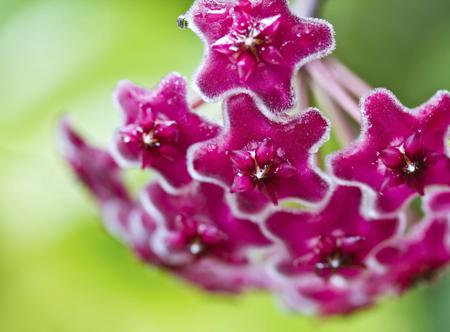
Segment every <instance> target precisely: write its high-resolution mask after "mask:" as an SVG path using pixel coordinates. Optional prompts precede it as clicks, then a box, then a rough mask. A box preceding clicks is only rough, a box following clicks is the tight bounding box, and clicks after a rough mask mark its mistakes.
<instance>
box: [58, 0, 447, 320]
mask: <svg viewBox="0 0 450 332" xmlns="http://www.w3.org/2000/svg"><path fill="white" fill-rule="evenodd" d="M303 1H304V2H305V3H306V2H308V3H314V2H315V1H311V0H303ZM299 8H313V6H306V5H305V6H299ZM310 14H311V13H309V12H298V13H297V15H298V16H296V15H294V13H293V11H292V9H290V7H289V5H288V2H287V0H196V1H195V2H194V5H193V6H192V8H191V9H190V10H189V12H188V13H187V14H186V15H185V16H183V17H180V18H179V25H180V27H183V28H185V27H190V28H191V29H192V30H193V31H194V32H196V33H197V34H198V35H199V36H200V37H201V38H202V39H203V40H204V43H205V49H206V53H205V57H204V59H203V63H202V65H201V67H200V69H199V71H198V73H197V75H196V78H195V83H194V88H195V90H196V91H197V92H198V93H199V95H200V96H201V99H200V101H196V102H193V103H192V106H190V103H189V102H188V100H187V84H186V81H185V79H184V78H183V77H182V76H180V75H178V74H175V73H173V74H169V75H168V76H167V77H166V78H164V79H163V80H162V82H161V83H160V84H159V85H158V86H157V87H156V88H154V89H153V90H152V91H148V90H146V89H144V88H142V87H140V86H137V85H135V84H133V83H131V82H128V81H123V82H121V83H120V84H119V86H118V88H117V91H116V93H115V100H116V103H117V105H118V106H119V107H120V110H121V112H122V114H123V121H122V123H121V124H120V126H119V128H118V129H117V131H116V132H115V134H114V136H113V139H112V144H111V149H110V151H109V152H108V151H105V150H102V149H99V148H96V147H93V146H91V145H90V144H89V143H88V142H87V141H86V140H85V139H84V138H83V137H81V136H80V135H79V134H78V133H77V132H76V131H75V130H74V129H73V128H72V126H71V124H70V123H69V122H68V121H67V120H66V119H64V120H63V121H62V122H61V125H60V128H59V133H60V135H59V142H60V145H61V150H62V152H63V154H64V157H65V158H66V160H67V161H68V163H69V165H70V167H71V168H72V170H73V172H74V173H75V174H76V176H77V177H78V179H79V181H80V182H81V183H82V184H83V185H84V186H85V187H86V188H87V189H88V191H89V192H90V193H91V194H92V196H93V197H94V199H95V200H96V202H97V203H98V206H99V208H100V210H101V213H102V216H103V220H104V224H105V227H106V228H107V229H108V230H109V231H110V232H111V234H112V235H114V236H116V237H117V238H118V239H120V240H121V241H123V243H124V244H126V245H127V246H129V247H130V248H131V249H132V250H133V251H134V252H135V254H136V255H137V256H138V257H139V258H140V259H141V260H142V261H143V262H145V263H147V264H150V265H153V266H157V267H159V268H161V269H165V270H167V271H169V272H171V273H173V274H174V275H176V276H178V277H179V278H182V279H184V280H187V281H189V282H191V283H193V284H196V285H198V286H200V287H202V288H204V289H206V290H209V291H220V292H229V293H240V292H243V291H246V290H249V289H264V290H268V291H271V292H273V293H274V294H277V295H278V296H279V297H280V298H281V299H282V301H283V303H284V304H285V305H286V307H287V308H290V309H291V310H294V311H298V312H302V313H307V314H318V315H334V314H344V313H349V312H352V311H354V310H357V309H361V308H365V307H367V306H370V305H372V304H374V303H376V301H377V300H378V299H379V298H380V297H382V296H385V295H391V294H401V293H402V292H404V291H406V290H408V289H410V288H411V287H413V286H414V285H416V284H417V283H418V282H423V281H430V280H433V279H434V278H435V277H436V276H438V275H439V274H440V273H441V272H442V271H443V270H444V269H445V268H446V267H447V266H448V265H449V263H450V153H449V139H450V137H449V133H450V131H449V127H450V93H449V92H447V91H440V92H438V93H437V94H436V95H435V96H434V97H433V98H432V99H430V100H429V101H428V102H426V103H425V104H424V105H422V106H420V107H418V108H416V109H408V108H406V107H405V106H403V105H402V104H401V103H400V102H399V101H398V100H397V98H396V97H395V96H394V95H393V94H392V93H391V92H389V91H387V90H385V89H371V88H370V87H369V86H368V85H367V84H365V83H364V82H363V81H362V80H361V79H360V78H359V77H357V76H356V75H354V74H353V73H352V72H351V71H350V70H349V69H348V68H347V67H345V66H344V65H342V64H341V63H340V62H338V61H337V60H336V59H333V58H328V59H326V60H325V59H322V58H323V57H324V56H326V55H329V54H330V53H331V52H332V51H333V48H334V32H333V29H332V27H331V25H330V24H329V23H327V22H325V21H323V20H319V19H313V18H309V17H308V16H310ZM311 95H313V96H314V102H315V104H316V105H317V106H319V107H320V108H321V109H322V110H323V111H324V112H326V114H327V117H325V116H324V115H322V113H320V111H319V110H318V109H315V108H308V107H307V106H308V104H310V103H312V100H310V99H309V96H311ZM361 96H363V98H362V99H361V102H360V107H359V106H358V104H357V101H356V100H355V99H357V98H359V97H361ZM218 100H220V101H222V104H223V121H221V122H220V123H215V122H213V121H211V120H208V119H206V118H205V117H203V116H201V115H200V113H199V112H197V108H199V107H201V105H202V104H204V103H205V102H208V101H218ZM345 113H346V114H347V115H349V116H346V115H345ZM328 118H329V119H328ZM358 124H359V125H360V127H361V134H360V137H359V138H356V137H355V135H354V132H353V131H352V128H354V127H356V125H358ZM332 125H333V133H334V137H335V140H337V141H338V142H339V143H340V144H341V145H342V146H343V148H342V150H341V151H338V152H335V153H333V154H331V155H328V156H324V149H323V148H322V147H323V144H324V143H325V142H326V141H328V140H329V137H330V132H331V126H332ZM128 168H141V169H143V170H145V171H147V170H150V172H151V173H152V174H153V175H154V176H153V177H152V180H151V181H150V183H147V184H145V186H143V188H142V189H141V191H140V194H139V195H138V196H137V197H136V196H135V195H132V194H131V193H130V190H129V189H128V188H127V185H126V182H125V181H124V176H123V175H124V173H125V172H126V169H128ZM413 200H414V201H415V202H416V201H417V200H419V201H421V202H422V211H418V209H417V204H412V201H413Z"/></svg>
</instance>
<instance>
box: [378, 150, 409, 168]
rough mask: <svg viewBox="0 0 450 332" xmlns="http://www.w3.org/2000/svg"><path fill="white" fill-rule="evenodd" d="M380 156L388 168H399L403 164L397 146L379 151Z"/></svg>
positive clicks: (403, 159)
mask: <svg viewBox="0 0 450 332" xmlns="http://www.w3.org/2000/svg"><path fill="white" fill-rule="evenodd" d="M380 158H381V160H382V161H383V163H384V164H385V165H386V166H387V167H389V168H393V169H396V168H400V167H402V166H403V165H404V164H405V158H404V157H403V154H402V153H401V152H400V150H399V149H397V148H387V149H384V150H383V151H381V152H380Z"/></svg>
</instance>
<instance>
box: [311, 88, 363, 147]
mask: <svg viewBox="0 0 450 332" xmlns="http://www.w3.org/2000/svg"><path fill="white" fill-rule="evenodd" d="M311 87H312V91H313V93H314V96H315V98H316V101H317V105H318V106H319V108H320V109H321V110H323V111H324V112H326V113H327V115H328V116H329V118H330V120H331V123H332V124H333V129H334V130H333V132H334V133H335V134H336V136H337V138H338V140H339V142H340V143H341V145H342V146H347V145H349V144H350V143H351V142H352V141H353V140H354V138H355V135H354V133H353V131H352V128H351V127H350V125H349V123H348V122H347V121H346V119H345V118H344V116H343V114H342V113H341V111H340V110H339V109H338V107H337V106H336V104H335V103H334V101H333V100H332V99H331V98H330V97H329V96H328V94H327V93H325V91H324V90H323V89H322V88H321V87H320V86H319V84H318V83H316V82H313V83H312V84H311Z"/></svg>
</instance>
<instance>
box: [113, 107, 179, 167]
mask: <svg viewBox="0 0 450 332" xmlns="http://www.w3.org/2000/svg"><path fill="white" fill-rule="evenodd" d="M178 134H179V133H178V125H177V122H176V121H173V120H170V119H168V118H166V117H164V116H163V115H162V114H157V113H156V112H154V111H152V110H151V109H147V110H143V111H142V112H141V114H140V116H139V118H138V120H137V121H136V122H135V123H132V124H129V125H127V126H126V127H124V128H123V129H121V130H120V137H121V141H122V142H123V143H124V144H126V145H127V146H128V149H131V150H134V151H136V152H137V154H138V155H140V159H141V164H142V167H144V168H145V167H148V166H151V165H152V160H153V158H155V157H163V158H166V159H169V160H172V159H174V158H175V157H176V156H177V148H176V145H177V143H178Z"/></svg>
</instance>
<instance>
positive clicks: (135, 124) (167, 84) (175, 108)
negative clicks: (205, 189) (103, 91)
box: [113, 74, 220, 188]
mask: <svg viewBox="0 0 450 332" xmlns="http://www.w3.org/2000/svg"><path fill="white" fill-rule="evenodd" d="M116 99H117V102H118V104H119V105H120V108H121V109H122V112H123V114H124V122H123V125H122V127H121V128H120V129H119V130H118V132H117V134H116V137H115V139H114V149H113V150H114V152H115V153H114V156H115V157H116V159H117V161H118V162H119V163H120V164H121V165H123V166H140V167H142V168H152V169H153V170H155V171H156V172H158V173H159V174H160V175H161V176H162V178H163V180H164V181H165V182H166V183H168V185H169V186H170V187H174V188H180V187H182V186H184V185H187V184H188V183H189V182H190V181H191V177H190V176H189V174H188V172H187V169H186V150H187V149H188V148H189V146H191V145H192V144H194V143H197V142H201V141H204V140H207V139H210V138H213V137H215V136H216V135H217V134H218V133H219V130H220V128H219V127H218V126H217V125H214V124H212V123H209V122H207V121H206V120H204V119H202V118H201V117H200V116H198V115H197V114H194V113H192V112H191V111H190V110H189V107H188V105H187V101H186V83H185V80H184V79H183V78H182V77H181V76H179V75H178V74H170V75H168V76H167V77H166V78H165V79H163V81H162V82H161V83H160V85H159V86H158V87H157V88H155V90H154V91H152V92H149V91H147V90H145V89H143V88H141V87H138V86H136V85H134V84H133V83H131V82H128V81H123V82H121V83H120V84H119V87H118V89H117V92H116Z"/></svg>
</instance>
